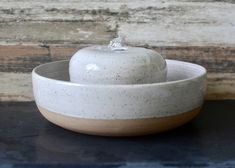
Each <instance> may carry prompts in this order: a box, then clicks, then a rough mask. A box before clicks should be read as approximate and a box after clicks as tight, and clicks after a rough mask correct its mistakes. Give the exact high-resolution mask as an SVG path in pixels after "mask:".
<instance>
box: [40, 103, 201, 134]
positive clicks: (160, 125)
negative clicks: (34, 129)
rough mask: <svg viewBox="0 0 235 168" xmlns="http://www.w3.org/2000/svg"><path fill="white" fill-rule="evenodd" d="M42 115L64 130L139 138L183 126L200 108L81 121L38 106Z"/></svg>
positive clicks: (81, 119)
mask: <svg viewBox="0 0 235 168" xmlns="http://www.w3.org/2000/svg"><path fill="white" fill-rule="evenodd" d="M38 108H39V110H40V112H41V113H42V115H43V116H44V117H45V118H46V119H47V120H49V121H50V122H52V123H54V124H56V125H58V126H61V127H63V128H65V129H68V130H71V131H75V132H79V133H84V134H91V135H102V136H140V135H148V134H154V133H159V132H163V131H166V130H170V129H173V128H176V127H178V126H181V125H183V124H185V123H186V122H188V121H190V120H191V119H193V118H194V117H195V116H196V115H197V114H198V112H199V111H200V107H198V108H195V109H194V110H191V111H188V112H185V113H181V114H178V115H173V116H168V117H161V118H150V119H127V120H124V119H116V120H115V119H113V120H104V119H103V120H101V119H83V118H77V117H70V116H65V115H62V114H59V113H54V112H52V111H49V110H47V109H45V108H43V107H40V106H38Z"/></svg>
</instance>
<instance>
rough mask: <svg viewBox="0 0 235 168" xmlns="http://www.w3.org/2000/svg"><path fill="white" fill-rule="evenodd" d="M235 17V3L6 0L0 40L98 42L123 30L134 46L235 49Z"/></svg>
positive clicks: (0, 12) (1, 6)
mask: <svg viewBox="0 0 235 168" xmlns="http://www.w3.org/2000/svg"><path fill="white" fill-rule="evenodd" d="M234 18H235V3H234V1H210V0H207V1H192V0H186V1H185V0H184V1H183V0H181V1H177V0H166V1H158V0H149V1H148V2H147V3H146V1H144V0H136V1H130V2H129V1H128V2H127V1H125V0H120V1H117V0H115V1H113V0H112V1H111V0H108V1H106V0H101V1H97V0H95V1H82V0H80V1H75V0H73V1H69V2H67V1H54V0H50V1H46V0H39V1H37V2H35V1H33V0H30V1H28V0H20V1H14V0H13V1H12V0H2V1H1V2H0V22H2V23H1V25H0V29H1V31H0V39H1V41H5V40H8V41H10V42H14V40H16V41H19V40H22V41H43V42H48V43H51V42H53V41H54V43H56V42H72V43H73V42H80V41H82V43H86V42H87V43H92V42H94V43H96V42H106V41H107V39H109V38H110V37H111V36H112V35H113V33H111V35H110V33H107V32H116V31H117V30H118V33H119V34H121V35H124V36H126V39H127V41H128V42H129V43H131V44H133V45H144V44H148V45H151V46H205V45H206V46H212V45H213V46H221V45H222V46H234V45H235V38H232V37H231V36H232V35H234V34H235V28H234V25H235V20H234ZM6 22H7V24H6ZM52 22H54V23H52ZM65 22H68V23H65ZM77 28H79V29H80V30H81V31H80V32H79V31H78V30H77ZM94 32H95V33H94ZM114 34H115V33H114ZM97 38H98V39H97Z"/></svg>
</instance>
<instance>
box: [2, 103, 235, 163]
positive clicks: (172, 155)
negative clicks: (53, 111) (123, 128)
mask: <svg viewBox="0 0 235 168" xmlns="http://www.w3.org/2000/svg"><path fill="white" fill-rule="evenodd" d="M78 165H80V166H81V167H84V168H85V167H105V168H114V167H115V168H116V167H120V168H121V167H122V168H123V167H131V168H132V167H133V168H134V167H137V168H138V167H157V166H158V167H162V166H165V167H235V101H207V102H205V104H204V106H203V109H202V111H201V113H200V114H199V115H198V116H197V117H196V118H195V119H194V120H193V121H191V122H189V123H188V124H186V125H184V126H182V127H179V128H177V129H175V130H172V131H168V132H166V133H161V134H156V135H152V136H144V137H135V138H107V137H98V136H89V135H83V134H78V133H73V132H71V131H67V130H65V129H62V128H60V127H57V126H55V125H53V124H51V123H49V122H48V121H46V120H45V119H44V118H43V117H42V116H41V114H40V113H39V112H38V110H37V108H36V105H35V103H34V102H15V103H11V102H9V103H6V102H5V103H4V102H2V103H0V168H10V167H17V168H20V167H77V166H78Z"/></svg>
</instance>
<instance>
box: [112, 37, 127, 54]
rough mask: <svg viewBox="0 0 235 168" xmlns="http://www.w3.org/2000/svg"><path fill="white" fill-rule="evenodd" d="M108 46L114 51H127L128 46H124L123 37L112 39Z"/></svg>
mask: <svg viewBox="0 0 235 168" xmlns="http://www.w3.org/2000/svg"><path fill="white" fill-rule="evenodd" d="M108 47H109V48H110V49H111V50H112V51H125V50H127V47H123V40H122V38H121V37H117V38H114V39H112V40H111V41H110V43H109V45H108Z"/></svg>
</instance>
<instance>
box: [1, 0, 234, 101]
mask: <svg viewBox="0 0 235 168" xmlns="http://www.w3.org/2000/svg"><path fill="white" fill-rule="evenodd" d="M234 18H235V2H234V0H222V1H218V0H205V1H202V0H163V1H159V0H148V1H144V0H135V1H126V0H71V1H69V2H67V1H63V0H57V1H56V0H38V1H34V0H18V1H16V0H1V1H0V74H1V76H0V80H1V83H0V100H3V101H7V100H10V101H28V100H32V99H33V97H32V93H31V90H30V89H31V83H30V81H31V79H30V72H31V71H32V69H33V68H34V67H35V66H37V65H40V64H43V63H46V62H50V61H56V60H61V59H69V58H70V57H71V55H72V54H74V53H75V52H76V51H77V50H78V49H80V48H83V47H86V46H89V45H93V44H107V43H108V42H109V40H110V39H111V38H112V37H115V36H117V35H118V34H119V35H122V36H124V37H125V40H126V43H127V44H128V45H132V46H142V47H147V48H152V49H155V50H156V51H158V52H160V53H161V54H162V55H163V56H164V57H165V58H169V59H177V60H183V61H189V62H194V63H197V64H200V65H202V66H204V67H206V69H207V70H208V73H209V74H208V94H207V99H235V89H234V88H235V79H234V78H235V77H234V75H235V19H234Z"/></svg>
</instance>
